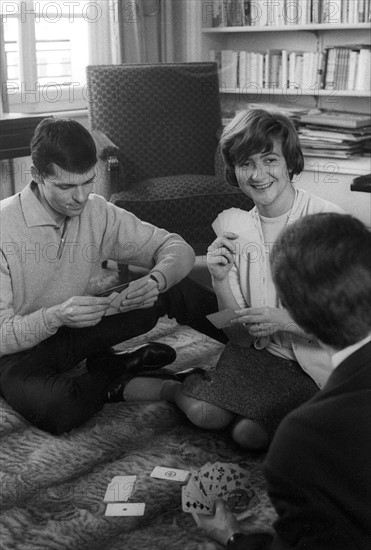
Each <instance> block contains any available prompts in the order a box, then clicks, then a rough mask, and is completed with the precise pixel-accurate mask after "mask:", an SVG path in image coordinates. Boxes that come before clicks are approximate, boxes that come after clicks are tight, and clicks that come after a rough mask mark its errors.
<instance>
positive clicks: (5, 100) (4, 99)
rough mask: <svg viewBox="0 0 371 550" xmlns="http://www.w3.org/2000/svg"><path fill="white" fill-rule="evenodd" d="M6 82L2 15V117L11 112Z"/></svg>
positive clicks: (0, 58)
mask: <svg viewBox="0 0 371 550" xmlns="http://www.w3.org/2000/svg"><path fill="white" fill-rule="evenodd" d="M6 82H7V68H6V53H5V47H4V28H3V21H2V17H0V86H1V93H0V118H2V116H3V113H8V112H9V106H8V94H7V91H6Z"/></svg>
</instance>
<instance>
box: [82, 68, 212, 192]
mask: <svg viewBox="0 0 371 550" xmlns="http://www.w3.org/2000/svg"><path fill="white" fill-rule="evenodd" d="M87 82H88V98H89V119H90V126H91V129H92V130H100V131H102V132H104V133H105V134H106V135H107V136H108V137H109V138H110V139H111V140H112V141H113V142H114V143H115V145H117V146H118V147H119V149H120V155H119V156H120V161H121V164H122V166H123V171H124V178H125V182H126V183H128V184H130V183H133V182H135V181H141V180H143V179H147V178H154V177H160V176H171V175H178V174H214V155H215V150H216V147H217V143H218V135H219V132H220V129H221V109H220V98H219V82H218V73H217V65H216V63H171V64H165V63H160V64H143V65H99V66H98V65H97V66H88V67H87Z"/></svg>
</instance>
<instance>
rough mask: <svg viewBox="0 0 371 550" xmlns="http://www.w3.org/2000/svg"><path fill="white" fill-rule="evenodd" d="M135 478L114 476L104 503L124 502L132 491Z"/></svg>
mask: <svg viewBox="0 0 371 550" xmlns="http://www.w3.org/2000/svg"><path fill="white" fill-rule="evenodd" d="M136 479H137V476H115V477H113V478H112V479H111V482H110V483H109V485H108V487H107V490H106V494H105V495H104V499H103V500H104V502H125V501H126V500H128V499H129V498H130V496H131V494H132V492H133V491H134V484H135V481H136Z"/></svg>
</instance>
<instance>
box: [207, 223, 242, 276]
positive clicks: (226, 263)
mask: <svg viewBox="0 0 371 550" xmlns="http://www.w3.org/2000/svg"><path fill="white" fill-rule="evenodd" d="M237 237H238V235H237V234H236V233H232V232H225V233H222V234H221V235H220V236H219V237H218V238H217V239H215V241H214V242H213V243H212V244H211V245H210V246H209V248H208V249H207V256H206V261H207V267H208V268H209V271H210V274H211V277H212V278H213V279H214V281H218V282H221V281H223V280H224V279H225V278H226V277H227V276H228V273H229V272H230V270H231V268H232V265H233V255H234V254H235V252H236V245H235V244H234V242H233V241H234V240H235V239H237Z"/></svg>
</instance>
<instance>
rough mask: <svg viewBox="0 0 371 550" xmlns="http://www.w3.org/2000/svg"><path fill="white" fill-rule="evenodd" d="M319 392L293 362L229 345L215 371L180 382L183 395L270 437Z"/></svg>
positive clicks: (259, 351) (253, 349) (258, 351)
mask: <svg viewBox="0 0 371 550" xmlns="http://www.w3.org/2000/svg"><path fill="white" fill-rule="evenodd" d="M317 391H318V386H317V385H316V383H315V382H314V381H313V380H312V378H310V376H308V375H307V374H306V373H305V372H304V371H303V370H302V368H301V367H300V365H299V364H298V363H296V362H294V361H289V360H286V359H282V358H280V357H276V356H275V355H272V354H271V353H269V352H268V351H266V350H264V349H263V350H257V349H255V348H254V347H248V348H244V347H240V346H238V345H236V344H232V343H228V344H227V345H226V347H225V349H224V351H223V353H222V354H221V356H220V358H219V361H218V363H217V365H216V366H215V368H214V369H212V370H210V371H208V372H207V373H205V374H203V375H202V374H194V375H192V376H189V377H188V378H187V379H186V380H185V381H184V382H183V393H184V394H185V395H188V396H189V397H193V398H195V399H199V400H201V401H205V402H207V403H211V404H213V405H216V406H218V407H220V408H221V409H225V410H228V411H231V412H233V413H235V414H236V415H239V416H241V417H244V418H249V419H250V420H254V421H255V422H257V423H258V424H260V425H261V426H263V427H264V428H265V429H266V430H267V432H268V433H269V434H270V436H272V435H273V434H274V432H275V430H276V428H277V427H278V424H279V423H280V422H281V420H282V419H283V418H284V417H285V416H286V415H287V414H288V413H289V412H290V411H292V410H293V409H295V408H297V407H298V406H299V405H301V404H302V403H304V402H305V401H307V400H308V399H310V398H311V397H312V396H313V395H314V393H316V392H317Z"/></svg>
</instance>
